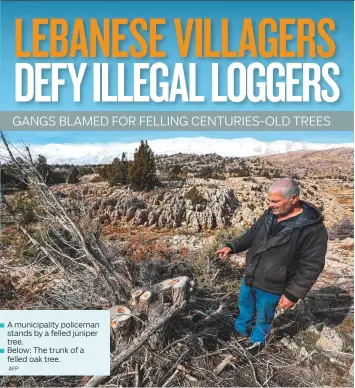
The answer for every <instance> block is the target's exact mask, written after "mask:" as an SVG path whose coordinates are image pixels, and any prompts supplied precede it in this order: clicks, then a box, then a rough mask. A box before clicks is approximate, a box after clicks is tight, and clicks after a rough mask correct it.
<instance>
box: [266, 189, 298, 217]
mask: <svg viewBox="0 0 355 388" xmlns="http://www.w3.org/2000/svg"><path fill="white" fill-rule="evenodd" d="M268 200H269V208H271V210H272V212H273V214H274V215H275V216H277V217H279V216H286V215H287V214H289V213H290V212H291V211H292V209H293V206H294V205H295V204H296V202H297V195H293V196H292V197H291V198H288V199H287V198H285V197H284V196H283V194H282V193H281V192H269V193H268Z"/></svg>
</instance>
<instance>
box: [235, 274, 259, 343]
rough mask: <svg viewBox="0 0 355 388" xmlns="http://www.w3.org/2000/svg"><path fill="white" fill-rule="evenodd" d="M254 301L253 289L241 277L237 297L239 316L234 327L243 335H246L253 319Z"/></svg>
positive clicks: (254, 312)
mask: <svg viewBox="0 0 355 388" xmlns="http://www.w3.org/2000/svg"><path fill="white" fill-rule="evenodd" d="M255 303H256V299H255V291H254V290H253V291H252V289H251V287H249V286H247V285H246V284H245V283H244V279H243V280H242V285H241V286H240V290H239V298H238V307H239V316H238V318H237V319H236V320H235V323H234V329H235V330H236V331H237V332H238V333H239V334H241V335H243V336H247V335H248V333H247V330H248V328H249V327H250V326H251V325H252V324H253V322H254V320H255V315H256V309H255Z"/></svg>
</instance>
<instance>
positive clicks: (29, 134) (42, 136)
mask: <svg viewBox="0 0 355 388" xmlns="http://www.w3.org/2000/svg"><path fill="white" fill-rule="evenodd" d="M6 135H7V137H8V138H9V140H11V141H12V142H18V141H19V140H23V141H25V142H27V143H31V144H48V143H78V144H79V143H111V142H122V143H130V142H136V141H139V140H142V139H146V140H154V139H170V138H176V137H199V136H205V137H210V138H214V139H236V138H243V137H251V138H254V139H256V140H260V141H267V142H269V141H275V140H291V141H305V142H311V143H352V142H353V141H354V134H353V132H349V131H338V132H336V131H328V132H327V131H325V132H323V131H307V132H306V131H303V132H299V131H244V132H243V131H238V132H236V131H235V132H233V131H186V132H185V131H181V132H177V131H164V132H163V131H13V132H7V133H6Z"/></svg>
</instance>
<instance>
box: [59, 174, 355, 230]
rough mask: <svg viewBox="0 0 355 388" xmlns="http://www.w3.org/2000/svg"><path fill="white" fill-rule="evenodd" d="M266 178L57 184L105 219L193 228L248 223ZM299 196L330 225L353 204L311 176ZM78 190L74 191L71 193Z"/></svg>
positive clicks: (260, 204) (262, 202)
mask: <svg viewBox="0 0 355 388" xmlns="http://www.w3.org/2000/svg"><path fill="white" fill-rule="evenodd" d="M271 182H272V180H270V179H267V178H260V177H258V178H249V177H244V178H227V179H225V180H223V181H219V180H209V181H206V180H204V179H189V180H188V181H186V182H184V183H181V184H180V187H174V186H173V187H171V188H169V187H164V188H157V189H155V190H153V191H151V192H149V193H144V192H143V193H142V192H134V191H132V190H131V189H129V188H127V187H111V188H110V187H109V186H108V184H107V183H106V182H99V183H95V184H93V183H82V184H78V185H59V186H57V187H56V188H55V191H56V193H57V195H58V196H61V197H63V198H65V199H66V203H67V206H68V208H69V209H73V208H74V207H73V206H72V201H73V200H74V199H76V198H77V197H78V196H81V195H83V197H84V198H85V200H86V201H87V202H88V203H89V209H88V210H89V213H90V216H91V217H98V218H99V219H100V221H101V223H102V224H104V225H122V224H128V225H131V226H145V227H151V228H170V229H171V228H173V229H175V228H181V229H186V230H187V231H191V232H200V231H202V230H206V229H209V230H213V229H216V228H224V227H228V226H232V227H233V226H234V227H240V228H247V227H249V226H250V225H251V224H252V223H253V222H254V220H255V219H256V218H258V217H259V216H260V215H261V214H262V213H263V211H264V210H265V209H266V208H267V206H268V203H267V189H268V187H269V185H270V184H271ZM300 185H301V189H302V195H301V197H302V199H304V200H306V201H309V202H312V203H313V204H315V205H316V206H318V207H319V208H320V209H321V210H322V211H323V214H324V216H325V222H326V225H327V226H328V227H334V226H336V225H338V224H340V223H341V222H343V220H344V219H345V218H346V217H350V214H351V211H352V210H353V209H351V208H346V207H344V206H343V205H342V204H340V203H339V202H338V201H337V200H336V199H335V198H334V195H332V194H331V193H327V192H326V190H325V189H324V187H322V185H320V184H316V183H314V181H313V180H302V181H301V182H300ZM74 193H76V194H74Z"/></svg>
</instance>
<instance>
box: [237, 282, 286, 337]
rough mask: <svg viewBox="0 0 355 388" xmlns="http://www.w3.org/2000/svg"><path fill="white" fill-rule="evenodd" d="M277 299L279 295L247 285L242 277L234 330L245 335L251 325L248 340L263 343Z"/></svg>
mask: <svg viewBox="0 0 355 388" xmlns="http://www.w3.org/2000/svg"><path fill="white" fill-rule="evenodd" d="M279 299H280V296H279V295H275V294H271V293H270V292H266V291H263V290H260V289H259V288H255V287H249V286H247V285H246V284H245V283H244V279H243V281H242V285H241V287H240V291H239V298H238V306H239V316H238V318H237V319H236V320H235V323H234V328H235V330H236V331H237V332H238V333H240V334H241V335H244V336H247V335H248V329H249V328H251V327H252V328H253V330H252V333H251V338H250V342H251V343H254V342H260V343H262V344H264V343H265V341H266V339H267V337H268V336H269V333H270V329H271V324H272V321H273V319H274V315H275V310H276V307H277V304H278V302H279Z"/></svg>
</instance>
